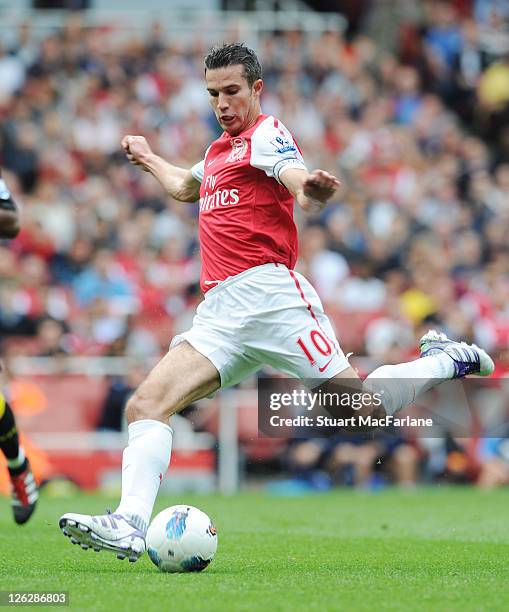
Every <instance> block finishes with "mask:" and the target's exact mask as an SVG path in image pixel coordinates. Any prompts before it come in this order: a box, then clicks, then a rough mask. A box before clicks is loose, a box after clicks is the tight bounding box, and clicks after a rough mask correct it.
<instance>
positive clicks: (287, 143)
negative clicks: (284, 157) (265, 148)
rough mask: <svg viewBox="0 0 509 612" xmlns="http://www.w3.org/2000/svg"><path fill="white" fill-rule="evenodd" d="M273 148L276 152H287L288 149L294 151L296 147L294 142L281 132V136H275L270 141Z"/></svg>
mask: <svg viewBox="0 0 509 612" xmlns="http://www.w3.org/2000/svg"><path fill="white" fill-rule="evenodd" d="M270 142H271V144H272V146H273V147H274V149H276V153H281V154H283V153H288V152H289V151H296V150H297V147H296V146H295V144H294V142H293V141H292V140H290V139H289V138H287V137H286V136H284V134H281V136H276V138H274V139H273V140H271V141H270Z"/></svg>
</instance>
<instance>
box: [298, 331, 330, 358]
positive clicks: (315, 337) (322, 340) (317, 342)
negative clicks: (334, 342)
mask: <svg viewBox="0 0 509 612" xmlns="http://www.w3.org/2000/svg"><path fill="white" fill-rule="evenodd" d="M297 344H298V345H299V346H300V348H301V349H302V352H303V353H304V355H306V357H307V359H308V360H309V363H310V364H311V365H312V366H314V365H316V359H315V358H314V357H313V352H315V353H316V351H318V352H319V353H320V354H321V355H323V356H324V357H329V356H330V355H332V346H331V345H330V342H329V340H328V339H327V338H326V337H325V336H324V335H323V334H322V332H320V331H318V330H317V329H314V330H313V331H312V332H311V333H310V334H309V342H307V343H306V342H304V340H303V339H302V338H298V339H297ZM314 349H316V351H315V350H314Z"/></svg>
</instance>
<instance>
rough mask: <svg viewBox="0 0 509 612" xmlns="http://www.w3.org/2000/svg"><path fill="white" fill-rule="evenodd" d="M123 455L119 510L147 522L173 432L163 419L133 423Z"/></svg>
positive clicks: (167, 461)
mask: <svg viewBox="0 0 509 612" xmlns="http://www.w3.org/2000/svg"><path fill="white" fill-rule="evenodd" d="M128 432H129V443H128V446H127V448H125V450H124V454H123V456H122V498H121V499H120V504H119V505H118V508H117V509H116V512H118V513H120V514H123V515H124V516H126V515H127V516H135V517H140V518H141V519H142V521H143V522H144V523H145V524H146V525H148V523H149V522H150V516H151V515H152V510H153V508H154V503H155V500H156V497H157V492H158V491H159V485H160V484H161V481H162V479H163V476H164V475H165V474H166V470H167V469H168V466H169V464H170V457H171V443H172V437H173V431H172V429H171V427H170V426H169V425H166V424H165V423H161V421H153V420H151V419H144V420H142V421H135V422H134V423H131V424H130V425H129V428H128Z"/></svg>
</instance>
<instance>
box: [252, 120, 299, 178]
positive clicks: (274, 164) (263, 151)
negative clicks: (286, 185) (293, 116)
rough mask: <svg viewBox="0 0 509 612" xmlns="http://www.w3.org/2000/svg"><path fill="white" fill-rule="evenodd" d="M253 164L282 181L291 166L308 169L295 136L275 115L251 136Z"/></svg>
mask: <svg viewBox="0 0 509 612" xmlns="http://www.w3.org/2000/svg"><path fill="white" fill-rule="evenodd" d="M251 165H252V166H253V167H255V168H258V169H259V170H263V172H265V174H266V175H267V176H269V177H271V178H275V179H276V181H278V183H281V179H280V177H281V175H282V174H283V172H285V171H286V170H288V169H290V168H299V169H301V170H307V168H306V164H305V163H304V159H303V157H302V154H301V152H300V151H299V148H298V146H297V144H296V143H295V141H294V139H293V136H292V135H291V133H290V132H289V131H288V130H287V129H286V127H285V126H284V125H283V124H282V123H281V122H280V121H278V120H277V119H275V118H274V117H268V118H267V119H265V121H263V122H262V123H261V124H260V125H259V126H258V127H257V128H256V130H255V131H254V132H253V136H252V137H251Z"/></svg>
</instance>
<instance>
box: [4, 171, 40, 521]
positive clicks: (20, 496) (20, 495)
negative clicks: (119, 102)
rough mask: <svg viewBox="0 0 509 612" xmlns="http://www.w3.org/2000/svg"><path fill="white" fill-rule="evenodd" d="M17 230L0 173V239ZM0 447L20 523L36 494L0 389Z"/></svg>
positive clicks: (29, 512)
mask: <svg viewBox="0 0 509 612" xmlns="http://www.w3.org/2000/svg"><path fill="white" fill-rule="evenodd" d="M18 232H19V213H18V209H17V207H16V204H15V203H14V200H13V198H12V196H11V193H10V192H9V190H8V189H7V186H6V184H5V182H4V180H3V179H2V176H1V173H0V239H3V238H14V237H15V236H17V234H18ZM0 365H1V364H0ZM0 449H2V452H3V454H4V455H5V458H6V460H7V467H8V470H9V476H10V480H11V495H12V510H13V513H14V520H15V521H16V523H18V525H22V524H23V523H26V522H27V521H28V519H29V518H30V517H31V516H32V513H33V511H34V510H35V505H36V503H37V498H38V495H39V494H38V491H37V485H36V483H35V480H34V476H33V474H32V470H31V469H30V464H29V462H28V459H27V458H26V457H25V453H24V451H23V447H22V446H20V443H19V435H18V428H17V427H16V421H15V419H14V414H13V412H12V410H11V407H10V406H9V404H8V403H7V400H6V399H5V396H4V395H3V394H2V392H1V391H0Z"/></svg>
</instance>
